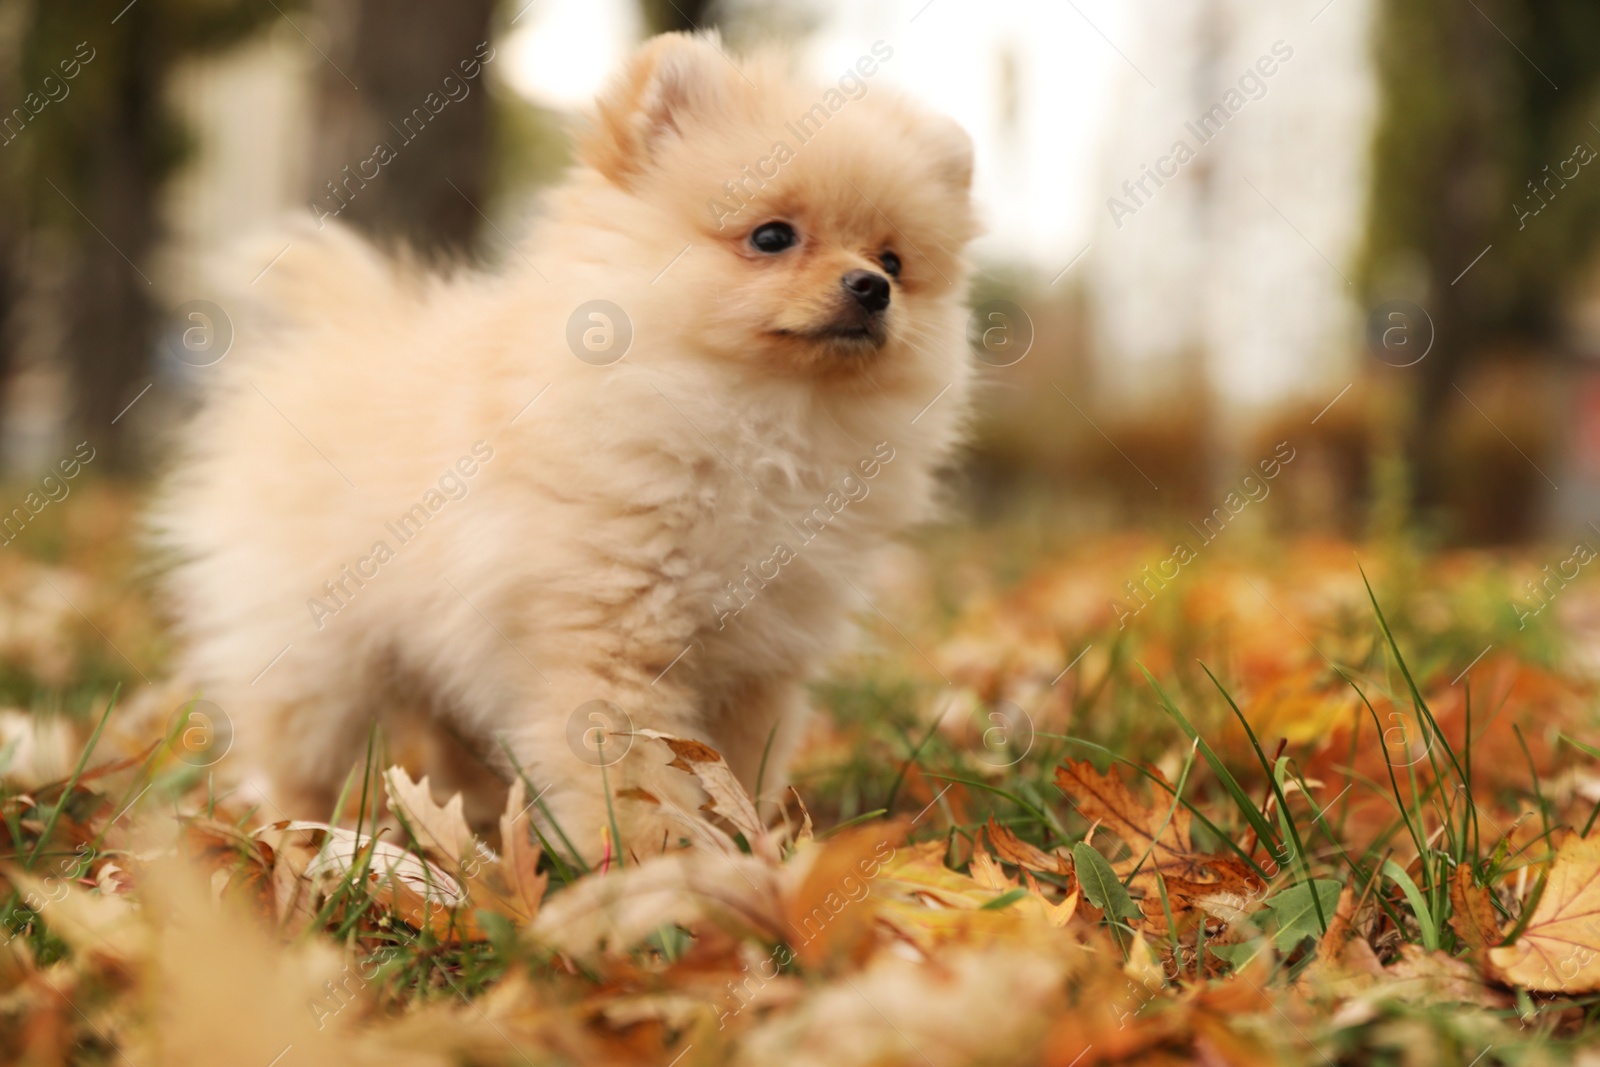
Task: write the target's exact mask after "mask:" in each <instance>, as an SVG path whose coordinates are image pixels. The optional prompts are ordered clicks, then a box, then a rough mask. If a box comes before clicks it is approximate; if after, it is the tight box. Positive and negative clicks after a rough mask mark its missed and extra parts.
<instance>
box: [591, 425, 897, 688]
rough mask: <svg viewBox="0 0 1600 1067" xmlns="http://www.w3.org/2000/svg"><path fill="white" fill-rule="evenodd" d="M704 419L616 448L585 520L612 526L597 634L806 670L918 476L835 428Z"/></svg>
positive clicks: (832, 633)
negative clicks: (671, 434) (679, 433)
mask: <svg viewBox="0 0 1600 1067" xmlns="http://www.w3.org/2000/svg"><path fill="white" fill-rule="evenodd" d="M735 399H736V398H730V399H729V400H728V403H729V408H728V409H727V410H729V411H735V412H736V411H738V405H737V404H736V403H735ZM706 401H707V403H710V402H711V398H706ZM697 414H698V413H697ZM697 421H699V420H697ZM709 422H710V425H708V427H707V429H706V431H705V433H704V435H703V436H702V435H701V434H700V432H699V431H696V432H695V433H694V434H693V435H692V436H686V437H677V438H670V439H669V442H667V443H659V442H657V443H652V444H651V445H645V443H644V442H642V441H632V442H627V441H622V442H616V443H615V444H614V445H613V449H614V455H613V457H612V459H611V461H610V462H608V463H607V464H606V466H607V468H608V470H609V472H610V477H609V478H608V479H607V480H606V481H605V482H604V484H603V486H602V485H601V484H600V483H598V482H597V483H595V494H596V495H595V497H594V498H593V499H591V500H590V501H589V507H588V509H586V510H589V516H588V518H587V519H585V520H584V521H586V522H593V523H595V524H597V525H599V524H604V525H605V527H606V528H607V529H606V531H605V532H603V533H600V532H598V531H597V536H596V537H595V539H594V540H595V544H596V545H597V546H598V547H599V549H600V551H601V553H602V555H603V556H604V557H606V558H605V559H603V560H601V561H600V562H602V566H603V567H604V566H605V565H606V564H609V565H610V567H612V568H614V570H611V571H609V572H607V571H605V570H604V569H603V570H602V571H601V573H602V574H606V575H607V577H605V578H603V579H602V582H603V584H604V586H605V587H606V588H604V589H602V590H599V591H598V592H599V596H598V598H596V596H595V594H596V592H597V590H595V589H594V588H592V587H591V588H589V589H586V590H584V591H583V592H582V595H583V596H586V597H587V598H589V600H590V603H592V604H607V603H608V604H609V610H608V611H607V612H606V614H607V615H608V616H609V617H608V618H607V619H606V620H605V622H604V625H607V626H613V627H619V628H620V629H622V630H624V631H627V632H631V633H633V634H635V635H638V636H639V637H640V638H641V639H643V638H644V635H646V634H648V635H649V638H650V639H651V640H652V641H654V640H658V639H660V638H661V637H663V636H664V637H666V638H667V642H668V647H666V648H664V649H661V650H659V651H653V653H652V654H649V655H647V656H646V658H647V659H653V658H657V657H658V656H659V655H661V654H671V655H676V653H677V651H679V650H681V649H682V648H685V647H693V646H695V645H698V646H699V647H700V648H701V651H702V655H703V656H704V657H706V658H707V659H709V660H711V661H723V662H724V663H726V664H727V665H729V666H732V667H735V668H737V669H738V670H739V671H740V672H741V673H753V674H768V673H774V674H776V673H785V674H787V673H793V672H795V671H804V670H805V669H807V668H808V667H809V666H811V665H812V664H814V662H815V661H816V660H817V659H818V658H820V657H822V656H824V655H826V654H827V653H828V652H829V651H830V650H831V646H832V645H833V644H834V643H835V642H836V640H837V637H838V635H839V630H840V626H839V625H838V624H840V623H842V622H843V621H844V619H845V617H846V615H847V614H848V612H849V610H850V608H849V605H848V602H841V598H840V596H839V593H840V591H841V589H843V590H845V591H848V586H849V584H851V583H856V584H860V583H861V582H862V581H863V580H864V579H863V575H864V574H865V573H866V572H867V570H868V569H869V568H870V566H871V561H872V559H873V557H874V554H875V552H876V550H877V549H879V548H880V547H881V546H882V544H883V543H884V542H885V540H886V539H887V538H888V536H889V535H890V534H891V533H892V532H893V531H894V530H895V529H896V528H897V527H899V526H901V525H903V524H905V523H906V522H909V521H912V520H913V519H914V518H915V517H916V515H915V514H914V513H915V512H916V511H918V510H919V509H918V507H917V506H916V503H917V502H916V500H915V497H916V486H915V483H916V482H917V481H918V479H919V476H920V472H918V471H916V470H913V469H912V467H913V465H912V462H911V461H910V459H909V457H907V456H906V455H904V453H903V452H897V451H896V450H895V448H894V447H893V445H892V444H891V443H889V442H887V441H883V440H877V441H871V442H868V443H860V442H858V441H857V440H855V439H852V438H849V437H846V435H845V434H844V433H843V432H842V431H841V430H840V429H837V428H835V427H832V426H829V427H827V428H825V429H821V430H813V431H812V432H811V433H810V435H809V436H805V435H801V434H797V433H791V432H785V431H784V430H781V429H779V428H777V427H776V425H775V422H776V420H774V422H773V423H767V424H764V425H763V424H760V423H751V422H740V421H735V420H731V419H726V418H723V419H712V420H709ZM718 423H720V425H718ZM573 592H574V593H576V592H578V591H577V590H573ZM597 621H598V620H597ZM680 641H681V644H680V645H679V647H678V648H676V649H674V648H672V647H670V646H671V644H672V643H674V642H680Z"/></svg>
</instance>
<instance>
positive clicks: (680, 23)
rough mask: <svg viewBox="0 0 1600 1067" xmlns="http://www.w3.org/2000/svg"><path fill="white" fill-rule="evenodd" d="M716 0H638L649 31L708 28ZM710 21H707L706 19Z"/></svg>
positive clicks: (665, 31)
mask: <svg viewBox="0 0 1600 1067" xmlns="http://www.w3.org/2000/svg"><path fill="white" fill-rule="evenodd" d="M715 3H716V0H640V7H641V8H642V9H643V13H644V24H645V28H646V29H648V30H649V31H650V32H651V33H673V32H686V31H689V30H702V29H710V28H711V26H712V25H713V24H714V23H715V21H716V19H715V18H714V17H713V16H712V12H711V9H712V8H713V7H714V6H715ZM708 19H709V20H710V21H707V20H708Z"/></svg>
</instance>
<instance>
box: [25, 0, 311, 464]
mask: <svg viewBox="0 0 1600 1067" xmlns="http://www.w3.org/2000/svg"><path fill="white" fill-rule="evenodd" d="M15 2H17V3H25V6H26V7H27V8H28V9H29V10H28V13H27V16H26V18H25V19H23V20H22V21H23V22H25V26H23V27H22V28H21V29H20V31H19V32H20V38H19V40H20V50H19V55H20V60H21V62H20V82H21V85H20V88H21V90H22V91H23V93H24V96H23V98H22V101H21V102H22V103H23V104H24V105H25V106H26V108H27V111H28V112H31V115H30V116H29V117H28V119H27V121H26V123H25V124H23V125H21V127H20V128H19V129H17V130H15V131H12V136H11V137H10V139H9V140H8V141H7V143H6V144H5V146H4V148H3V149H0V151H4V152H7V153H11V154H14V158H13V159H11V160H9V161H8V163H7V167H6V179H7V184H8V186H9V187H10V191H11V192H13V193H14V199H13V200H12V202H11V203H10V204H8V205H7V207H6V209H5V213H6V216H7V218H6V220H5V221H4V222H0V242H4V241H7V240H15V241H17V242H18V243H19V244H21V245H22V247H26V248H28V249H30V250H32V251H35V252H38V251H41V250H42V252H43V254H48V255H52V256H60V257H63V259H64V263H63V271H62V274H63V276H64V278H65V285H64V287H63V292H62V294H61V297H60V301H59V306H58V307H56V308H54V309H53V310H54V314H55V315H56V316H57V318H58V321H59V322H60V323H61V324H62V326H61V331H60V332H61V345H62V349H63V350H62V352H61V353H60V357H61V362H62V363H63V364H64V365H65V366H66V368H67V370H68V373H69V375H70V388H71V401H70V403H71V410H70V412H69V413H68V415H67V418H68V421H69V433H70V434H71V435H72V436H71V439H73V440H81V439H87V440H89V441H91V442H93V443H95V444H96V446H97V447H98V446H101V445H104V446H106V447H104V448H101V449H100V451H101V452H102V454H103V455H104V457H105V458H104V460H101V461H97V462H98V463H103V468H102V469H113V470H128V469H130V468H132V467H134V466H136V465H137V462H138V457H137V456H136V455H135V453H133V452H132V451H131V449H130V448H129V447H128V446H129V444H130V435H129V430H130V427H131V425H132V420H126V421H125V420H121V419H119V418H118V416H119V415H120V414H121V413H122V411H123V410H124V409H125V408H126V407H127V405H128V404H129V403H130V402H131V401H132V400H134V399H135V398H136V397H137V396H138V395H139V393H140V391H141V390H142V389H143V388H144V386H145V385H146V384H148V383H149V381H150V378H149V375H148V370H149V356H150V352H151V350H152V347H153V345H154V343H155V340H156V337H157V334H158V330H159V324H160V312H159V309H158V308H157V306H156V303H155V286H154V283H153V280H152V278H151V273H152V271H153V270H154V266H153V263H152V257H153V253H154V251H155V249H156V245H157V242H158V240H159V237H160V223H159V219H158V193H159V191H160V188H161V186H162V184H163V183H164V182H165V181H166V179H167V178H168V176H170V175H171V173H172V172H173V170H174V169H175V168H176V167H177V165H178V164H179V163H180V162H181V161H182V159H183V156H184V152H185V148H186V144H185V142H184V139H183V135H182V131H181V130H180V129H179V128H178V127H177V124H176V123H175V121H174V120H173V118H172V116H171V115H170V113H169V111H168V108H167V107H166V104H165V102H164V101H163V98H162V97H163V93H164V91H165V86H166V79H167V76H168V74H169V73H170V72H171V70H172V68H173V67H174V65H175V64H176V63H178V62H179V61H181V60H182V59H183V58H184V57H185V56H187V55H190V54H193V53H197V52H203V51H207V50H213V49H217V48H222V47H225V46H227V45H229V44H232V43H234V42H236V41H238V40H240V39H241V38H242V37H244V36H245V35H247V34H249V33H250V32H252V31H254V30H255V29H256V28H257V27H259V26H260V25H261V24H262V23H263V22H265V21H267V20H268V19H275V18H278V17H279V14H278V12H277V11H275V10H274V9H272V8H271V7H267V8H264V9H263V8H262V7H260V6H258V5H256V4H254V3H249V2H246V0H141V2H139V3H137V4H131V5H130V4H128V3H127V2H126V0H84V2H81V3H74V4H60V3H45V2H43V0H15ZM282 6H284V7H286V8H289V9H292V8H293V7H294V6H295V4H294V3H293V0H285V3H284V4H283V5H282ZM68 71H71V73H68ZM46 98H48V99H46ZM30 100H31V101H32V103H29V101H30ZM8 103H9V101H8ZM11 114H13V115H14V114H15V113H14V112H11ZM23 234H26V235H27V237H26V239H24V237H23V236H22V235H23ZM22 267H23V269H30V268H31V269H37V264H28V263H24V264H22ZM13 268H15V262H14V261H13ZM7 283H9V284H10V287H11V288H10V295H11V296H12V297H13V298H15V296H16V294H17V293H19V292H23V291H29V290H28V287H26V286H22V285H20V278H19V276H18V275H16V274H15V273H13V274H11V275H10V276H9V277H8V278H6V279H5V280H4V282H0V284H7ZM5 295H6V294H3V293H0V299H3V298H4V296H5ZM13 310H14V308H13ZM11 362H12V361H11V360H10V359H9V358H8V359H7V363H8V366H7V367H6V370H8V371H10V370H12V369H13V368H12V367H11V366H10V365H9V364H10V363H11ZM113 420H116V421H115V422H114V421H113Z"/></svg>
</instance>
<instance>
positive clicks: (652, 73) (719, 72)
mask: <svg viewBox="0 0 1600 1067" xmlns="http://www.w3.org/2000/svg"><path fill="white" fill-rule="evenodd" d="M731 74H732V71H730V70H729V68H728V60H727V59H726V58H725V57H724V56H723V55H722V54H721V52H720V46H719V44H718V42H717V37H716V34H715V33H714V32H713V33H709V34H704V35H701V34H686V33H666V34H662V35H661V36H659V37H656V38H654V39H652V40H650V41H648V42H647V43H646V44H645V45H644V46H643V47H642V48H640V49H639V51H637V52H636V53H634V55H633V58H632V59H630V60H629V61H628V64H627V66H625V67H624V68H623V69H622V72H621V73H620V74H619V75H617V76H616V77H615V78H613V80H612V81H611V84H610V85H608V86H607V87H606V88H605V89H604V90H603V91H602V92H601V93H600V96H599V98H598V99H597V100H596V101H595V113H594V120H593V122H592V123H591V125H590V128H589V129H588V130H587V131H586V132H585V133H584V135H583V136H582V138H581V139H580V141H579V144H578V154H579V157H580V158H581V159H582V160H583V161H584V162H585V163H587V164H589V165H590V166H591V167H593V168H594V169H595V170H597V171H599V172H600V173H601V174H604V175H605V176H606V177H607V178H609V179H610V180H611V181H612V182H614V183H615V184H617V185H619V186H622V187H623V188H627V187H628V185H629V184H630V183H631V182H632V180H633V179H634V178H635V177H636V176H637V175H639V174H641V173H643V172H644V171H645V170H646V169H647V168H648V167H649V165H650V159H651V155H652V153H653V152H654V151H655V150H656V149H657V148H658V147H659V144H660V142H661V140H662V139H663V138H665V137H674V136H679V135H681V134H682V133H683V130H684V127H685V126H686V125H688V124H689V123H691V122H693V121H695V120H697V119H704V118H706V117H707V116H708V115H710V114H712V113H713V112H715V111H716V110H717V109H718V108H719V107H720V106H721V104H722V102H723V97H724V94H725V93H726V92H727V91H728V88H727V80H728V77H729V76H730V75H731Z"/></svg>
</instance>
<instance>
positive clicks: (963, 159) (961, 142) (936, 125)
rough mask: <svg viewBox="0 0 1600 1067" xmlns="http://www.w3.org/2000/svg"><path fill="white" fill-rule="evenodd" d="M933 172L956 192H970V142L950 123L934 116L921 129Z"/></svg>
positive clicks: (961, 131) (945, 119)
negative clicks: (926, 143)
mask: <svg viewBox="0 0 1600 1067" xmlns="http://www.w3.org/2000/svg"><path fill="white" fill-rule="evenodd" d="M923 129H924V130H925V131H926V132H925V133H924V138H925V140H926V141H927V142H928V145H929V149H930V152H929V159H930V162H931V163H932V165H933V169H934V172H935V173H937V174H938V175H939V176H940V177H941V178H944V179H945V180H946V181H948V182H949V183H950V184H951V185H952V186H953V187H954V188H955V189H956V190H957V191H959V192H963V193H965V192H970V191H971V190H972V138H971V137H970V136H968V134H967V131H966V130H964V129H962V128H961V126H960V124H958V123H957V122H956V121H955V120H954V119H951V118H947V117H946V116H944V115H935V116H932V117H930V118H928V119H927V120H925V123H924V125H923Z"/></svg>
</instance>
